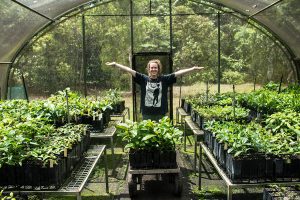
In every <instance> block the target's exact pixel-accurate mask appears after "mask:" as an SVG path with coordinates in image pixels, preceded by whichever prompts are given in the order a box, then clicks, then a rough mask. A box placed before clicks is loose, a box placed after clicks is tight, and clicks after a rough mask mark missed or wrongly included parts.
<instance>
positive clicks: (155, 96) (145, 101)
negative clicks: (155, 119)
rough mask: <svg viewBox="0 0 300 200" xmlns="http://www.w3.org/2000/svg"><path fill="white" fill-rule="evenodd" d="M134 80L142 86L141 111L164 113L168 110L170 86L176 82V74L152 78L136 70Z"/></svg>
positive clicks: (150, 113)
mask: <svg viewBox="0 0 300 200" xmlns="http://www.w3.org/2000/svg"><path fill="white" fill-rule="evenodd" d="M134 81H135V82H136V83H137V84H139V85H140V87H141V111H142V114H145V115H164V114H166V113H167V112H168V87H169V86H170V85H172V84H173V83H176V77H175V74H174V73H172V74H168V75H162V76H159V77H158V78H157V79H150V78H149V77H148V76H146V75H145V74H141V73H139V72H136V75H135V78H134Z"/></svg>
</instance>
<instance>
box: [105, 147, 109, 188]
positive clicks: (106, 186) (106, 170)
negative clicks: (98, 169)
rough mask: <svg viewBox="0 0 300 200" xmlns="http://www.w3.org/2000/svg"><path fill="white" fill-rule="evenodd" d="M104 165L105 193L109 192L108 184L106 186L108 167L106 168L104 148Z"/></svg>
mask: <svg viewBox="0 0 300 200" xmlns="http://www.w3.org/2000/svg"><path fill="white" fill-rule="evenodd" d="M104 165H105V167H104V168H105V170H104V171H105V188H106V193H109V186H108V169H107V155H106V148H105V149H104Z"/></svg>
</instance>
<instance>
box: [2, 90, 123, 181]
mask: <svg viewBox="0 0 300 200" xmlns="http://www.w3.org/2000/svg"><path fill="white" fill-rule="evenodd" d="M117 95H119V94H118V93H117V92H115V91H109V92H108V93H107V94H106V95H105V96H104V97H102V98H100V99H98V100H96V99H95V98H94V99H92V98H81V97H80V95H79V94H77V93H75V92H72V91H70V89H66V90H64V91H59V92H58V93H57V94H55V95H52V96H51V97H50V98H48V99H46V100H34V101H31V102H27V101H24V100H10V101H2V102H0V111H1V112H0V140H1V142H0V155H1V156H0V174H2V175H3V176H2V175H0V177H4V178H1V181H0V185H6V186H7V185H14V186H21V185H23V186H24V185H27V186H29V185H31V186H47V185H48V186H53V185H54V186H55V187H57V186H59V185H60V184H61V183H62V181H63V180H64V178H66V175H67V174H69V173H70V171H71V170H72V169H73V168H74V166H75V165H76V164H77V163H78V161H79V160H80V158H81V157H82V155H83V152H84V151H85V150H86V148H87V146H88V145H89V141H90V137H89V130H88V127H89V129H90V126H87V125H84V124H89V125H92V126H94V128H98V129H99V130H101V129H102V128H103V125H104V123H108V121H109V120H110V119H109V114H110V112H106V111H109V110H111V109H112V107H113V106H115V105H116V104H117V103H118V102H120V97H118V98H117ZM105 116H108V117H105ZM68 122H73V123H74V124H70V123H68ZM22 177H23V178H22Z"/></svg>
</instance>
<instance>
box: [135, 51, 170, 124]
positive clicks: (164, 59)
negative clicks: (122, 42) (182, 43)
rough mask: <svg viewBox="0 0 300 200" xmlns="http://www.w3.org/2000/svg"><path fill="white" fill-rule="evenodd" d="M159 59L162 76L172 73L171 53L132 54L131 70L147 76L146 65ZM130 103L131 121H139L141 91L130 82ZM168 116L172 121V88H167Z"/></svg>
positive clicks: (140, 118)
mask: <svg viewBox="0 0 300 200" xmlns="http://www.w3.org/2000/svg"><path fill="white" fill-rule="evenodd" d="M152 59H159V60H160V61H161V63H162V66H163V68H162V74H169V73H172V68H173V61H172V56H171V53H169V52H139V53H134V54H133V56H132V69H134V70H136V71H137V72H140V73H143V74H148V73H147V70H146V66H147V63H148V62H149V60H152ZM132 94H133V95H132V102H133V120H134V121H141V120H142V115H141V109H140V100H141V99H140V95H141V90H140V87H139V85H137V84H136V83H135V82H132ZM168 110H169V112H168V114H167V116H169V117H170V119H173V87H170V88H169V91H168Z"/></svg>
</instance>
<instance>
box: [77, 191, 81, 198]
mask: <svg viewBox="0 0 300 200" xmlns="http://www.w3.org/2000/svg"><path fill="white" fill-rule="evenodd" d="M76 196H77V200H81V193H80V192H79V193H77V195H76Z"/></svg>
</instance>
